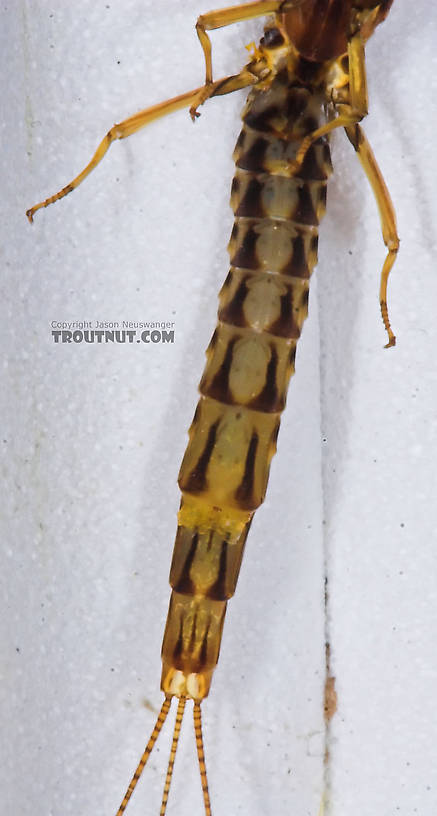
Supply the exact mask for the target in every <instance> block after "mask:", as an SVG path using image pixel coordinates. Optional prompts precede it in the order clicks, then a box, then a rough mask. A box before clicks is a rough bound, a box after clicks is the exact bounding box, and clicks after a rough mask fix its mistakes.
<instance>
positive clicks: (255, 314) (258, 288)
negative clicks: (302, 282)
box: [243, 275, 287, 331]
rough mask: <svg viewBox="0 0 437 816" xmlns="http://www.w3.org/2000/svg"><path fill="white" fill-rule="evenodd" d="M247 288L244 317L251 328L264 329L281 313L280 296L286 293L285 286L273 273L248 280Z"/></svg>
mask: <svg viewBox="0 0 437 816" xmlns="http://www.w3.org/2000/svg"><path fill="white" fill-rule="evenodd" d="M247 288H248V293H247V295H246V297H245V299H244V303H243V313H244V317H245V318H246V320H247V323H248V325H249V326H251V327H252V328H254V329H257V330H258V331H263V330H266V329H267V328H268V327H269V326H271V325H272V324H273V323H275V321H276V320H278V319H279V317H280V315H281V296H282V295H285V294H286V293H287V287H286V286H285V285H284V283H282V282H281V280H280V279H279V278H277V277H275V276H273V275H269V276H266V275H260V276H259V277H258V278H255V277H254V278H252V279H251V280H250V281H248V283H247Z"/></svg>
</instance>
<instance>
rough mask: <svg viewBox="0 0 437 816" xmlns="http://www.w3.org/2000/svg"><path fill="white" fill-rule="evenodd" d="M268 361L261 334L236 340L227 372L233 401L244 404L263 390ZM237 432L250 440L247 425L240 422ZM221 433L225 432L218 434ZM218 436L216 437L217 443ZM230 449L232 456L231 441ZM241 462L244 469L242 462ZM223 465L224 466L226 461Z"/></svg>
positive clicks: (265, 342) (266, 348)
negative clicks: (230, 364)
mask: <svg viewBox="0 0 437 816" xmlns="http://www.w3.org/2000/svg"><path fill="white" fill-rule="evenodd" d="M269 361H270V349H269V344H268V341H267V340H266V338H265V337H264V336H263V335H261V334H257V335H251V336H250V335H249V336H248V337H242V338H241V340H238V341H237V342H236V344H235V346H234V349H233V355H232V366H231V370H230V372H229V387H230V389H231V392H232V396H233V398H234V400H235V402H238V403H240V404H242V405H244V404H245V403H246V402H249V400H251V399H253V397H255V396H257V394H259V393H260V392H261V391H262V390H263V388H264V385H265V382H266V371H267V366H268V364H269ZM250 424H251V423H249V425H250ZM239 433H240V434H242V433H245V437H246V438H247V439H248V440H249V441H250V436H251V432H250V427H249V426H248V428H247V429H243V428H242V423H241V422H240V423H239ZM222 435H225V434H220V436H222ZM220 436H219V438H218V444H219V445H220ZM231 451H233V458H234V457H235V447H234V446H233V443H232V448H231ZM242 464H243V469H244V462H243V463H242ZM224 465H225V466H226V461H225V462H224Z"/></svg>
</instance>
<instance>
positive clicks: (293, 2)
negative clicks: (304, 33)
mask: <svg viewBox="0 0 437 816" xmlns="http://www.w3.org/2000/svg"><path fill="white" fill-rule="evenodd" d="M301 3H302V0H254V2H252V3H246V4H245V5H240V6H228V7H227V8H223V9H217V10H216V11H208V12H207V13H206V14H201V15H200V17H199V18H198V20H197V23H196V31H197V36H198V37H199V40H200V45H201V46H202V50H203V54H204V56H205V67H206V75H205V85H208V84H209V83H210V82H212V56H211V51H212V48H211V40H210V39H209V37H208V34H207V33H206V32H207V31H214V30H215V29H216V28H223V27H224V26H228V25H233V23H241V22H243V21H244V20H253V19H255V17H265V16H266V15H267V14H282V13H283V12H284V11H287V10H288V9H290V8H294V7H296V6H299V5H300V4H301Z"/></svg>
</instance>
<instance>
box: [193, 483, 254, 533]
mask: <svg viewBox="0 0 437 816" xmlns="http://www.w3.org/2000/svg"><path fill="white" fill-rule="evenodd" d="M252 515H253V513H250V512H248V511H243V510H236V509H234V508H231V507H224V508H221V507H211V505H210V504H208V503H207V502H205V501H202V500H201V499H200V498H197V497H194V496H190V495H189V494H187V493H183V500H182V505H181V508H180V510H179V513H178V524H179V525H180V526H181V527H191V528H194V529H198V530H199V532H200V533H206V532H208V531H209V530H211V529H213V530H216V531H217V533H218V534H219V535H222V536H223V537H226V536H229V537H230V538H239V537H240V536H241V534H242V533H243V531H244V528H245V526H246V524H247V523H248V522H249V521H250V519H251V518H252Z"/></svg>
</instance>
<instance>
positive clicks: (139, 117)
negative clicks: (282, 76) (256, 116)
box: [26, 69, 255, 222]
mask: <svg viewBox="0 0 437 816" xmlns="http://www.w3.org/2000/svg"><path fill="white" fill-rule="evenodd" d="M254 81H255V77H253V75H251V74H250V73H249V72H248V71H247V70H245V69H243V71H241V72H240V74H238V75H236V76H232V77H225V78H224V79H221V80H218V81H217V82H214V83H213V84H212V86H210V87H208V93H207V96H208V97H211V96H223V95H225V94H228V93H232V92H233V91H236V90H240V89H241V88H246V87H247V86H249V85H251V84H253V82H254ZM203 90H204V86H202V87H200V88H196V89H195V90H193V91H188V92H187V93H184V94H180V95H179V96H176V97H174V98H173V99H168V100H166V101H165V102H159V103H158V104H157V105H152V106H151V107H150V108H145V109H144V110H142V111H140V112H139V113H136V114H134V116H130V117H129V118H128V119H124V120H123V121H122V122H119V123H118V124H115V125H114V126H113V127H112V128H111V129H110V130H108V132H107V134H106V135H105V136H104V137H103V139H102V141H101V142H100V144H99V145H98V147H97V150H96V151H95V153H94V155H93V156H92V158H91V160H90V161H89V162H88V164H87V165H86V167H84V169H83V170H82V171H81V172H80V173H79V174H78V175H77V176H75V178H74V179H72V181H70V182H69V183H68V184H66V185H65V187H62V189H61V190H59V192H57V193H55V194H54V195H52V196H49V197H48V198H46V199H44V200H43V201H39V202H38V204H34V205H33V207H30V208H29V209H28V210H27V211H26V215H27V217H28V219H29V221H30V222H32V221H33V217H34V215H35V213H36V212H37V211H38V210H40V209H42V208H43V207H48V206H49V205H50V204H54V203H55V202H56V201H59V200H60V199H61V198H64V197H65V196H66V195H68V194H69V193H72V192H73V190H75V189H76V188H77V187H78V186H79V184H81V183H82V181H84V180H85V179H86V177H87V176H88V175H89V174H90V173H91V172H92V171H93V170H94V168H95V167H97V165H98V164H99V163H100V162H101V161H102V159H103V157H104V156H105V154H106V153H107V151H108V150H109V148H110V146H111V144H112V143H113V142H115V141H117V139H126V138H127V137H128V136H132V135H133V134H134V133H137V131H139V130H141V128H143V127H146V125H148V124H150V123H151V122H153V121H155V120H156V119H160V118H162V117H163V116H167V115H168V114H170V113H174V112H175V111H177V110H181V108H187V107H188V108H190V107H192V106H193V105H197V104H202V102H203V100H202V101H200V100H201V96H202V92H203ZM205 98H206V97H205Z"/></svg>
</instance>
